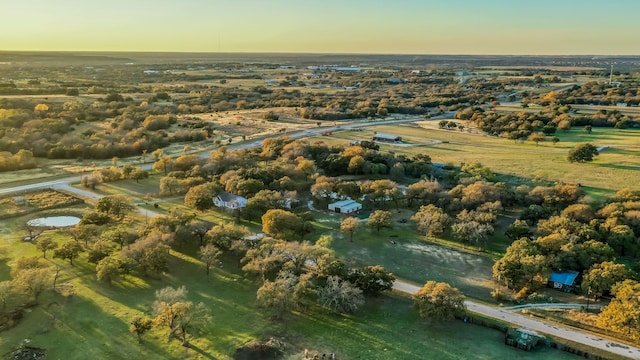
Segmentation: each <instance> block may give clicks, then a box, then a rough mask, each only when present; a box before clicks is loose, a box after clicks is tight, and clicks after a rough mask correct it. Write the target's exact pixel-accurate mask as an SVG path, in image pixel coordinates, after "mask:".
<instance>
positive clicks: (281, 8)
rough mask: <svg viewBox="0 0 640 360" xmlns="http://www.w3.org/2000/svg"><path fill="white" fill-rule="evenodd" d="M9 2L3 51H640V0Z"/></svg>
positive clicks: (2, 24)
mask: <svg viewBox="0 0 640 360" xmlns="http://www.w3.org/2000/svg"><path fill="white" fill-rule="evenodd" d="M6 2H7V3H9V4H5V6H3V11H2V13H3V16H2V22H0V32H1V33H2V34H3V35H2V41H0V50H3V51H12V50H16V51H175V52H305V53H391V54H514V55H518V54H531V55H537V54H549V55H556V54H557V55H570V54H575V55H579V54H603V55H605V54H606V55H638V54H640V43H638V41H637V39H636V35H637V34H638V33H640V22H638V21H637V19H636V17H637V14H638V13H640V2H638V1H634V0H613V1H608V2H602V1H591V0H584V1H579V0H563V1H557V0H556V1H551V0H540V1H536V2H521V1H513V0H512V1H506V0H486V1H473V0H450V1H434V0H400V1H384V0H354V1H338V0H325V1H322V2H306V1H299V0H298V1H293V0H272V1H264V0H238V1H230V0H226V1H222V0H183V1H175V0H174V1H168V0H156V1H150V0H136V1H124V0H113V1H109V2H95V1H81V0H63V1H50V0H21V1H15V0H14V1H11V0H7V1H6Z"/></svg>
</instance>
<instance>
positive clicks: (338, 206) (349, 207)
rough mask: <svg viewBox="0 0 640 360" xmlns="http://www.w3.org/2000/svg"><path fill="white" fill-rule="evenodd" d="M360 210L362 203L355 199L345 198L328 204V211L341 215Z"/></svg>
mask: <svg viewBox="0 0 640 360" xmlns="http://www.w3.org/2000/svg"><path fill="white" fill-rule="evenodd" d="M360 210H362V204H360V203H359V202H357V201H355V200H351V199H347V200H342V201H338V202H334V203H332V204H329V211H331V212H336V213H340V214H343V215H349V214H354V213H357V212H359V211H360Z"/></svg>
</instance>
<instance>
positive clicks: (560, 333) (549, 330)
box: [393, 281, 640, 359]
mask: <svg viewBox="0 0 640 360" xmlns="http://www.w3.org/2000/svg"><path fill="white" fill-rule="evenodd" d="M393 288H394V289H395V290H397V291H400V292H404V293H407V294H415V293H416V292H417V291H418V290H420V287H419V286H416V285H413V284H409V283H406V282H403V281H396V282H395V283H394V284H393ZM465 305H466V306H467V309H468V310H469V311H472V312H475V313H478V314H482V315H484V316H488V317H491V318H494V319H498V320H502V321H506V322H508V323H511V324H513V325H516V326H518V327H523V328H527V329H529V330H534V331H537V332H539V333H541V334H548V335H551V336H553V337H556V338H560V339H566V340H570V341H573V342H576V343H580V344H584V345H587V346H591V347H594V348H597V349H601V350H604V351H607V352H610V353H613V354H616V355H621V356H625V357H628V358H631V359H640V348H638V347H634V346H629V345H626V344H623V343H620V342H617V341H612V340H609V339H605V338H602V337H599V336H597V335H593V334H589V333H585V332H582V331H580V330H578V329H572V328H569V327H566V326H562V325H560V324H550V323H546V322H543V321H541V320H538V319H534V318H529V317H527V316H524V315H521V314H518V313H514V312H511V311H508V310H506V309H503V308H499V307H495V306H489V305H485V304H481V303H477V302H474V301H470V300H467V301H465Z"/></svg>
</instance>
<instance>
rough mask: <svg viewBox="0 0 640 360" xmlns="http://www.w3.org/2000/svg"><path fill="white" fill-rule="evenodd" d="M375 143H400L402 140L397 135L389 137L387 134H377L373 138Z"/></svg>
mask: <svg viewBox="0 0 640 360" xmlns="http://www.w3.org/2000/svg"><path fill="white" fill-rule="evenodd" d="M371 139H372V140H373V141H384V142H400V141H402V138H401V137H400V136H397V135H387V134H375V135H373V137H372V138H371Z"/></svg>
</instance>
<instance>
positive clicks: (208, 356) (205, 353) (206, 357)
mask: <svg viewBox="0 0 640 360" xmlns="http://www.w3.org/2000/svg"><path fill="white" fill-rule="evenodd" d="M187 348H189V349H191V350H193V351H195V352H197V353H198V354H200V355H202V356H203V357H204V358H205V359H216V357H214V356H212V355H211V354H209V353H207V352H206V351H204V350H202V349H200V348H199V347H198V346H196V345H194V344H192V343H189V344H188V345H187Z"/></svg>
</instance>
